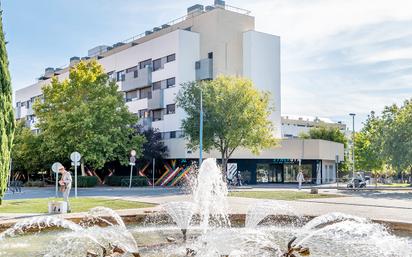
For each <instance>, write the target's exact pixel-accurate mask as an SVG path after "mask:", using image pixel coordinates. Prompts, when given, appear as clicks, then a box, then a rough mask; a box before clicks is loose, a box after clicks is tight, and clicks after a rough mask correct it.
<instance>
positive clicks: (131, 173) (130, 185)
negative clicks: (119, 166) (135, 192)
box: [129, 164, 133, 189]
mask: <svg viewBox="0 0 412 257" xmlns="http://www.w3.org/2000/svg"><path fill="white" fill-rule="evenodd" d="M132 176H133V165H131V164H130V180H129V189H130V188H132Z"/></svg>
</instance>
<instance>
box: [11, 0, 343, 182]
mask: <svg viewBox="0 0 412 257" xmlns="http://www.w3.org/2000/svg"><path fill="white" fill-rule="evenodd" d="M91 58H94V59H96V60H98V62H99V63H100V64H101V65H102V66H103V67H104V69H105V71H106V72H107V74H108V75H109V76H110V77H111V78H112V79H114V80H116V81H117V84H118V86H119V90H120V91H122V92H123V93H124V97H125V102H126V104H127V106H128V107H129V110H130V111H131V112H133V113H135V114H136V115H137V116H139V117H140V121H139V122H140V123H141V125H143V126H145V127H147V128H148V127H152V128H155V129H158V130H159V131H160V132H161V133H162V135H163V139H164V142H165V144H166V145H167V146H168V149H169V157H168V158H169V161H171V162H173V165H171V167H172V168H173V169H174V167H175V166H179V165H185V164H187V163H189V162H190V161H194V160H196V159H197V158H198V152H197V151H191V150H190V149H188V148H187V147H186V141H185V139H184V133H183V131H182V129H181V121H182V120H183V119H184V118H185V115H186V114H185V113H184V111H183V110H182V109H180V108H178V107H177V106H176V103H175V98H176V95H177V94H178V92H179V90H180V88H181V84H182V83H185V82H189V81H195V80H208V79H214V78H216V76H218V75H220V74H224V75H233V76H243V77H246V78H249V79H251V80H252V81H253V83H254V85H255V86H256V87H257V88H258V89H260V90H266V91H269V92H270V93H271V104H272V105H273V106H274V111H273V112H272V114H271V116H270V119H271V121H272V122H273V124H274V127H275V128H276V130H275V131H274V134H275V136H276V137H278V138H280V137H281V98H280V37H279V36H276V35H271V34H267V33H263V32H259V31H256V30H255V18H254V17H253V16H251V15H250V12H249V11H247V10H244V9H241V8H237V7H233V6H230V5H227V4H226V3H225V2H224V1H221V0H215V1H214V4H213V5H210V6H206V7H205V6H203V5H200V4H197V5H194V6H191V7H189V8H188V9H187V13H186V15H185V16H183V17H181V18H178V19H175V20H173V21H171V22H169V23H165V24H163V25H160V26H157V27H154V28H152V29H151V30H147V31H145V32H143V33H141V34H139V35H137V36H134V37H132V38H130V39H128V40H125V41H122V42H118V43H116V44H114V45H112V46H106V45H101V46H97V47H94V48H92V49H90V50H89V51H88V55H87V56H85V57H82V58H80V57H72V58H70V61H69V65H68V66H67V67H63V68H46V69H45V73H44V74H43V75H42V76H40V78H39V79H38V81H37V82H36V83H35V84H33V85H30V86H28V87H26V88H23V89H20V90H17V91H16V118H17V119H25V120H26V121H27V125H28V126H30V127H31V128H32V129H33V130H36V117H35V115H34V113H33V109H32V104H33V102H34V100H35V99H36V98H37V97H42V96H41V87H42V86H43V85H45V84H48V83H50V79H51V78H52V77H53V76H57V77H58V79H59V80H63V79H66V78H68V75H69V68H70V66H73V65H75V64H76V63H78V62H79V61H80V60H82V59H83V60H88V59H91ZM302 142H303V141H302ZM302 142H301V141H294V142H292V141H290V142H284V143H282V146H281V147H278V148H277V149H272V150H268V151H267V152H265V154H264V155H260V156H254V155H252V154H251V153H250V152H249V151H247V150H244V149H240V150H239V151H238V152H236V153H235V155H234V156H235V157H234V158H235V159H234V160H236V158H237V160H238V161H237V163H238V169H239V170H241V171H246V169H247V171H248V172H250V173H251V174H252V175H251V179H250V183H256V182H278V183H282V182H293V181H292V180H293V178H294V177H296V176H295V173H296V170H297V166H296V165H297V164H298V163H297V160H298V159H299V160H300V161H299V164H301V163H303V162H308V164H309V166H310V167H309V166H308V169H307V170H308V171H307V173H308V177H310V181H315V180H316V178H317V177H319V175H317V174H318V173H317V172H320V168H318V167H321V166H322V165H321V164H322V161H323V164H324V165H326V164H325V163H328V164H327V165H334V161H333V160H334V159H335V155H336V154H342V155H343V147H341V146H340V145H339V144H336V143H332V142H326V141H321V140H315V141H311V142H309V143H308V142H304V143H302ZM305 144H308V146H307V147H306V148H305V149H306V150H305V151H306V155H305V154H304V151H302V149H300V146H301V145H305ZM311 148H313V151H315V152H314V155H311V154H309V155H307V153H310V152H311ZM341 148H342V149H341ZM328 149H333V150H330V151H329V152H327V151H328ZM218 156H219V155H218V154H216V153H213V152H212V153H206V157H215V158H218ZM309 157H310V158H312V159H310V160H309V159H308V160H305V161H303V159H304V158H309ZM278 160H281V161H278ZM259 163H264V164H265V165H266V164H267V163H270V165H269V166H264V167H266V168H265V169H266V170H265V171H261V172H260V173H261V174H263V175H259V174H258V173H259V172H258V170H259V169H258V167H259ZM285 163H287V164H290V165H292V166H293V167H292V166H290V167H292V168H290V170H291V172H292V173H290V172H289V173H287V171H286V173H287V174H289V175H284V174H286V173H284V164H285ZM330 163H331V164H330ZM272 164H278V165H277V166H276V165H275V166H276V167H277V168H278V169H280V170H282V176H278V175H273V174H277V173H276V172H277V171H276V172H275V173H273V172H272V171H273V169H274V167H275V166H273V165H272ZM319 165H320V166H319ZM288 167H289V166H288ZM318 169H319V171H318ZM269 173H270V174H271V175H269ZM156 176H157V175H156ZM269 176H271V179H265V178H259V177H269ZM286 177H287V178H288V179H287V180H285V179H284V178H286Z"/></svg>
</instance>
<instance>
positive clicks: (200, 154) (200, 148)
mask: <svg viewBox="0 0 412 257" xmlns="http://www.w3.org/2000/svg"><path fill="white" fill-rule="evenodd" d="M199 122H200V124H199V167H200V166H201V165H202V161H203V92H202V89H200V121H199Z"/></svg>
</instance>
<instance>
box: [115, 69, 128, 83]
mask: <svg viewBox="0 0 412 257" xmlns="http://www.w3.org/2000/svg"><path fill="white" fill-rule="evenodd" d="M125 78H126V71H124V70H122V71H118V72H117V77H116V80H117V81H124V80H125Z"/></svg>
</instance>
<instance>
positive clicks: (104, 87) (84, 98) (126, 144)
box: [34, 60, 144, 171]
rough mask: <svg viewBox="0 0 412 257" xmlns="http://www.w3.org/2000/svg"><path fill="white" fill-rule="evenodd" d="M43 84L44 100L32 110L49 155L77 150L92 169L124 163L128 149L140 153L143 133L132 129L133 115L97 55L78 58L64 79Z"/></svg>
mask: <svg viewBox="0 0 412 257" xmlns="http://www.w3.org/2000/svg"><path fill="white" fill-rule="evenodd" d="M42 90H43V98H44V101H41V100H39V99H38V100H36V102H35V105H34V110H35V114H36V116H37V117H38V118H39V123H38V128H39V129H40V131H41V133H42V136H43V140H44V143H45V145H47V147H46V148H47V152H48V155H49V156H52V157H53V158H54V159H55V160H56V161H57V160H64V159H68V157H69V155H70V153H71V152H72V151H75V150H76V151H78V152H80V153H81V154H82V156H83V157H82V160H83V162H84V163H85V165H86V167H87V168H88V169H90V170H92V171H94V170H96V169H100V168H102V167H103V166H104V164H105V163H107V162H110V161H120V162H121V163H122V164H125V165H126V164H127V163H128V157H129V152H130V150H131V149H135V150H136V151H137V153H138V156H139V155H140V153H141V146H142V144H143V141H144V139H143V137H142V136H140V135H137V134H136V133H135V129H134V125H135V124H136V122H137V117H136V116H135V115H134V114H132V113H130V112H129V111H128V109H127V106H126V105H125V102H124V99H123V95H122V94H121V92H119V91H118V86H117V85H116V83H115V82H114V81H112V80H110V79H109V77H108V76H107V74H106V73H105V72H104V71H103V68H102V66H101V65H100V64H99V63H98V62H97V61H95V60H92V61H88V62H80V63H79V64H78V65H76V66H74V67H72V68H71V70H70V75H69V79H67V80H64V81H61V82H60V81H58V80H57V78H53V79H52V81H51V84H50V85H47V86H45V87H43V89H42Z"/></svg>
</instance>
